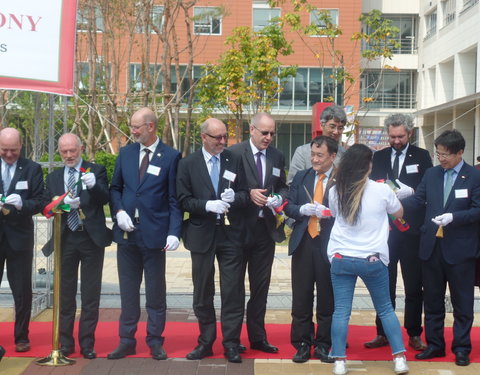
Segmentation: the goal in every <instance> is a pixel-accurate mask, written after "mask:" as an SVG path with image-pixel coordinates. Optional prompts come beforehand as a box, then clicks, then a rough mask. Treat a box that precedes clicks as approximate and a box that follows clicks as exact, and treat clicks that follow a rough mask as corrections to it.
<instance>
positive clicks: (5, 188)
mask: <svg viewBox="0 0 480 375" xmlns="http://www.w3.org/2000/svg"><path fill="white" fill-rule="evenodd" d="M11 172H12V164H7V168H6V169H5V172H4V173H3V194H4V195H6V194H7V192H8V189H9V188H10V182H12V175H11Z"/></svg>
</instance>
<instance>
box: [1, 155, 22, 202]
mask: <svg viewBox="0 0 480 375" xmlns="http://www.w3.org/2000/svg"><path fill="white" fill-rule="evenodd" d="M24 167H25V162H24V160H23V158H19V159H18V161H17V166H16V168H15V173H14V174H13V177H12V181H11V182H10V187H9V189H8V191H7V193H8V194H10V193H11V192H12V191H14V190H15V186H16V185H17V182H18V181H19V180H20V176H22V175H23V168H24ZM2 176H3V175H2ZM2 185H3V184H2Z"/></svg>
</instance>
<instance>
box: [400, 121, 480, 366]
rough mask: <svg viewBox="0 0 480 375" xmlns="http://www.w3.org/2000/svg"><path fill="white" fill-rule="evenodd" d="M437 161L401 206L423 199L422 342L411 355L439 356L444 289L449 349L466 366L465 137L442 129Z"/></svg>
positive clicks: (468, 203) (469, 244) (468, 178)
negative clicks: (448, 311) (449, 302)
mask: <svg viewBox="0 0 480 375" xmlns="http://www.w3.org/2000/svg"><path fill="white" fill-rule="evenodd" d="M435 147H436V155H437V158H438V160H439V162H440V165H438V166H436V167H434V168H430V169H428V170H427V171H426V172H425V175H424V176H423V179H422V181H421V182H420V184H419V185H418V187H417V190H416V192H415V195H413V196H411V197H410V198H407V199H405V200H404V201H403V202H402V204H403V205H404V207H405V208H407V207H412V206H413V207H419V206H424V205H426V214H425V221H424V223H423V225H422V227H421V229H420V230H421V239H420V253H419V254H420V259H421V264H422V273H423V288H424V310H425V337H426V339H427V348H426V349H425V350H424V351H423V352H421V353H419V354H417V355H416V356H415V357H416V358H417V359H431V358H435V357H444V356H445V338H444V320H445V303H444V300H445V290H446V286H447V283H448V286H449V290H450V294H451V297H452V305H453V319H454V321H453V342H452V352H453V353H455V363H456V364H457V365H459V366H467V365H468V364H469V363H470V358H469V354H470V351H471V349H472V344H471V340H470V330H471V327H472V323H473V301H474V283H475V258H477V257H478V255H479V254H478V252H479V251H478V238H479V228H478V222H479V220H480V171H478V170H477V169H475V168H474V167H472V166H470V165H468V164H467V163H466V162H465V161H464V160H463V157H462V156H463V151H464V149H465V139H464V138H463V136H462V134H461V133H460V132H459V131H457V130H446V131H444V132H443V133H442V134H440V136H438V137H437V138H436V139H435Z"/></svg>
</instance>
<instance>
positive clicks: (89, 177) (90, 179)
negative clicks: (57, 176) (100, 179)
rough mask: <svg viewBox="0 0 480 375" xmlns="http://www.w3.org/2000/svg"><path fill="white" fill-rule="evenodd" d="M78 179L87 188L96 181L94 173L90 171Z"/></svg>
mask: <svg viewBox="0 0 480 375" xmlns="http://www.w3.org/2000/svg"><path fill="white" fill-rule="evenodd" d="M80 179H81V180H82V181H83V183H84V184H85V185H86V186H87V189H91V188H93V187H94V186H95V184H96V183H97V179H96V178H95V175H94V174H93V173H91V172H89V173H85V174H84V175H83V176H82V177H80Z"/></svg>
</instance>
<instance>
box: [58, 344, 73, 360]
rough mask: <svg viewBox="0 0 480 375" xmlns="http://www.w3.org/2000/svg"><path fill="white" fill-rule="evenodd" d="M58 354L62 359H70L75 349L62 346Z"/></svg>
mask: <svg viewBox="0 0 480 375" xmlns="http://www.w3.org/2000/svg"><path fill="white" fill-rule="evenodd" d="M60 352H61V353H62V354H63V356H64V357H70V356H71V355H72V354H73V353H75V349H74V348H70V347H68V346H62V347H60Z"/></svg>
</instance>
